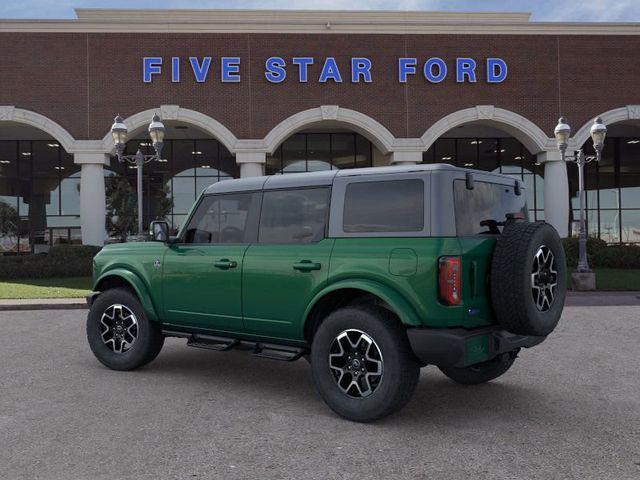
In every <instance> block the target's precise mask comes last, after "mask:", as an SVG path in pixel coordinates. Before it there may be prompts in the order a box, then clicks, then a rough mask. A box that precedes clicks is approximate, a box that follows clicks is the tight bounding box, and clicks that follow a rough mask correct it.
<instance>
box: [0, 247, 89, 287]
mask: <svg viewBox="0 0 640 480" xmlns="http://www.w3.org/2000/svg"><path fill="white" fill-rule="evenodd" d="M99 251H100V248H99V247H92V246H85V245H60V246H55V247H52V248H51V249H50V250H49V253H38V254H35V255H16V256H0V278H1V279H16V278H50V277H84V276H90V275H91V264H92V260H93V257H94V256H95V254H96V253H98V252H99Z"/></svg>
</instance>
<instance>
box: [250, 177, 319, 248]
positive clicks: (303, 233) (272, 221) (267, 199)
mask: <svg viewBox="0 0 640 480" xmlns="http://www.w3.org/2000/svg"><path fill="white" fill-rule="evenodd" d="M328 210H329V189H328V188H299V189H290V190H272V191H266V192H264V195H263V197H262V214H261V215H260V231H259V236H258V241H259V242H260V243H312V242H318V241H320V240H322V239H323V238H324V234H325V228H326V224H327V213H328Z"/></svg>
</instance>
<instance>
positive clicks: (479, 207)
mask: <svg viewBox="0 0 640 480" xmlns="http://www.w3.org/2000/svg"><path fill="white" fill-rule="evenodd" d="M453 195H454V206H455V214H456V232H457V234H458V235H459V236H469V235H479V234H492V233H498V232H499V231H502V227H497V226H495V223H496V222H504V221H505V220H506V218H507V214H508V213H518V212H520V213H523V214H524V216H525V218H526V219H528V218H529V213H528V211H527V205H526V196H525V195H524V194H522V195H516V194H515V192H514V189H513V187H510V186H508V185H500V184H498V183H488V182H477V181H476V182H475V183H474V187H473V190H469V189H468V188H467V187H466V182H465V181H464V180H454V182H453ZM492 224H493V227H492ZM496 228H497V230H495V229H496Z"/></svg>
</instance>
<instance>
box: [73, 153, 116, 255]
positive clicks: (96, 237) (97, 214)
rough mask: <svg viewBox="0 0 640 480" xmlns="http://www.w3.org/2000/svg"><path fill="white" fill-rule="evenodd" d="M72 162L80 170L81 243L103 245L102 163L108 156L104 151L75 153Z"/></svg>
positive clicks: (103, 163)
mask: <svg viewBox="0 0 640 480" xmlns="http://www.w3.org/2000/svg"><path fill="white" fill-rule="evenodd" d="M74 163H76V164H80V165H81V172H80V225H81V228H82V244H83V245H104V240H105V238H106V236H107V234H106V230H105V217H106V197H105V191H104V170H103V167H104V165H108V164H109V156H108V155H105V154H104V153H76V154H75V155H74Z"/></svg>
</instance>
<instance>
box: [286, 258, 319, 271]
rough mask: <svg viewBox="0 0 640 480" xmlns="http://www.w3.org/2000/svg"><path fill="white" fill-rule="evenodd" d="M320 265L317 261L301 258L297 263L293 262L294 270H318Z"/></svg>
mask: <svg viewBox="0 0 640 480" xmlns="http://www.w3.org/2000/svg"><path fill="white" fill-rule="evenodd" d="M320 268H322V265H320V264H319V263H317V262H312V261H311V260H301V261H299V262H298V263H294V264H293V269H294V270H299V271H301V272H310V271H312V270H320Z"/></svg>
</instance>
